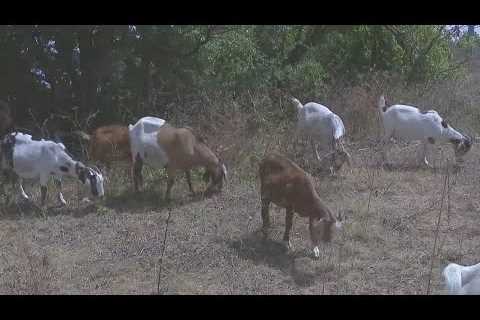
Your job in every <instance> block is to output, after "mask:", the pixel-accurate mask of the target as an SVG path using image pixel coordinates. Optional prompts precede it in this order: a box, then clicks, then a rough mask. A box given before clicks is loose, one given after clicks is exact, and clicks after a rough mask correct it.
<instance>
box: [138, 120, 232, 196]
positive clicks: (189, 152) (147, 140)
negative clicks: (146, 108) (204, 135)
mask: <svg viewBox="0 0 480 320" xmlns="http://www.w3.org/2000/svg"><path fill="white" fill-rule="evenodd" d="M137 124H138V126H137V125H135V126H137V127H132V128H131V130H130V137H131V141H132V152H133V154H132V155H134V157H135V158H134V181H135V189H136V190H138V185H139V184H141V183H142V180H143V178H142V176H141V171H142V167H143V164H144V163H146V164H148V165H149V166H152V167H156V168H161V167H166V169H167V176H168V179H167V190H166V192H165V199H167V200H168V199H170V191H171V188H172V186H173V184H174V182H175V176H176V175H177V171H178V170H183V171H185V177H186V179H187V183H188V187H189V189H190V192H191V193H194V190H193V187H192V183H191V176H190V170H191V169H192V168H195V167H204V168H205V174H204V180H205V181H206V182H208V181H209V180H211V183H210V185H209V186H208V187H207V189H206V191H205V195H206V196H209V195H211V194H212V193H214V192H220V191H221V189H222V186H223V179H225V180H226V179H227V169H226V167H225V165H224V164H223V163H222V162H221V161H220V160H219V159H218V158H217V156H216V155H215V154H214V153H213V152H212V151H211V150H210V148H209V147H208V146H207V145H206V144H205V142H204V141H203V140H202V139H199V138H197V137H195V135H194V134H193V133H192V131H191V129H189V128H174V127H172V126H170V125H162V126H161V127H160V128H159V129H158V131H156V132H146V130H144V129H143V127H144V124H143V122H140V123H137Z"/></svg>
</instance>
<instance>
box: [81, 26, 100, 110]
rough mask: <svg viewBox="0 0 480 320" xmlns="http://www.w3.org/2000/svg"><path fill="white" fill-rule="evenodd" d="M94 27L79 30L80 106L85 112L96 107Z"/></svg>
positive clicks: (84, 27)
mask: <svg viewBox="0 0 480 320" xmlns="http://www.w3.org/2000/svg"><path fill="white" fill-rule="evenodd" d="M92 30H93V28H92V27H90V26H82V27H80V28H79V31H78V43H79V48H80V70H81V72H82V75H81V79H80V108H81V112H82V113H85V114H89V113H91V112H92V111H93V110H95V107H96V101H95V100H96V99H95V98H96V88H97V77H96V74H95V69H94V47H93V34H92Z"/></svg>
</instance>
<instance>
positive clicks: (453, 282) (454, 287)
mask: <svg viewBox="0 0 480 320" xmlns="http://www.w3.org/2000/svg"><path fill="white" fill-rule="evenodd" d="M442 275H443V278H444V280H445V287H446V289H447V290H448V294H461V295H467V294H480V263H477V264H476V265H473V266H461V265H458V264H455V263H450V264H449V265H448V266H446V267H445V269H443V272H442Z"/></svg>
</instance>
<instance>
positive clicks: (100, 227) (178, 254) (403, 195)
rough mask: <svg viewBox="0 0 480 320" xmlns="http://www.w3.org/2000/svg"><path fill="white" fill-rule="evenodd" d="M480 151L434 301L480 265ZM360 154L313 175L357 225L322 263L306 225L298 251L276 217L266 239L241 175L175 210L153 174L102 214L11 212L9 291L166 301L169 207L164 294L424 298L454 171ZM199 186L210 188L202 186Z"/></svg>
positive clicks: (458, 200)
mask: <svg viewBox="0 0 480 320" xmlns="http://www.w3.org/2000/svg"><path fill="white" fill-rule="evenodd" d="M351 148H352V149H353V148H354V146H351ZM408 148H412V147H408ZM448 151H449V150H445V152H446V153H448ZM478 153H479V151H478V150H477V149H473V150H472V154H470V155H469V156H468V157H467V160H466V162H465V164H464V168H463V169H462V170H461V171H459V172H457V173H455V174H452V176H451V178H450V179H451V187H450V189H451V190H450V197H451V199H450V202H451V208H450V213H449V215H448V216H447V215H445V214H444V215H443V216H442V220H441V222H440V232H439V245H438V246H437V247H438V249H439V255H438V258H437V259H435V261H434V264H433V266H434V267H433V277H432V290H431V291H432V293H434V294H436V293H441V279H440V272H441V268H442V267H444V266H445V264H446V263H447V261H454V262H457V263H464V264H469V263H473V262H474V261H477V260H478V259H479V258H480V256H479V255H478V241H479V238H480V232H478V231H477V230H476V228H475V225H476V224H477V223H478V214H477V213H478V210H479V204H480V202H479V200H478V199H477V198H476V196H475V195H476V194H477V189H476V188H477V186H476V183H475V181H476V179H477V177H478V173H477V171H476V170H475V160H474V159H475V158H476V157H478ZM354 154H355V155H356V156H355V159H354V161H355V166H354V167H353V168H352V169H349V168H348V167H346V168H344V169H343V171H342V172H341V174H340V176H339V177H337V178H330V177H324V176H316V177H315V180H316V184H317V190H318V191H319V193H320V194H321V196H322V197H323V198H324V199H325V201H326V202H327V203H328V205H329V206H330V207H331V208H332V209H334V210H335V211H339V210H340V211H342V212H344V214H345V215H346V216H347V217H348V220H347V222H346V225H345V228H344V230H343V232H341V233H340V234H338V236H337V237H336V238H335V240H334V242H333V243H332V245H331V246H325V248H324V252H323V253H322V254H323V256H322V257H321V259H320V260H318V261H314V260H312V259H311V249H310V247H309V238H308V231H307V221H306V220H303V219H300V218H299V217H295V220H294V221H295V225H294V231H293V233H292V240H293V244H294V248H295V250H294V253H293V254H290V255H288V254H287V253H286V252H285V249H284V247H283V245H282V243H281V236H282V233H283V228H284V219H285V218H284V212H283V210H280V209H278V208H274V209H273V210H272V218H273V226H274V228H273V231H272V236H271V239H269V240H268V241H267V242H266V243H263V242H262V241H261V237H260V235H259V233H258V229H259V228H260V225H261V217H260V199H259V196H258V190H257V182H256V181H255V180H253V179H247V180H245V179H242V178H241V177H238V176H237V175H238V172H237V171H236V170H235V168H233V169H231V170H230V171H231V175H232V176H233V178H232V181H233V182H232V183H231V184H229V185H228V186H227V187H226V189H225V190H224V192H223V194H221V195H219V196H217V197H214V198H211V199H205V200H204V199H201V197H200V196H195V197H192V196H190V195H188V192H187V189H188V188H187V187H186V183H185V181H184V180H183V179H182V180H179V181H178V182H177V184H176V185H175V186H174V190H175V191H176V193H174V194H175V196H174V200H173V202H172V203H171V204H170V205H167V204H165V203H163V202H162V200H161V197H159V194H163V191H164V189H165V180H164V178H163V176H162V175H158V174H157V175H155V174H151V175H147V177H148V179H147V181H148V183H149V188H148V189H147V191H145V192H144V193H143V194H141V195H140V196H139V197H136V196H133V195H132V194H131V193H130V192H129V191H130V189H129V188H130V187H131V184H130V182H129V181H128V182H127V181H125V180H126V179H125V178H124V179H123V180H121V179H122V177H117V179H118V180H117V181H115V182H112V183H115V185H116V189H115V191H114V192H113V191H112V192H111V193H110V194H109V196H108V197H107V199H106V200H104V201H103V202H100V203H98V204H96V205H90V206H83V207H82V206H81V205H80V204H77V203H76V202H75V201H72V200H74V199H72V197H73V196H69V197H68V199H67V200H70V201H69V206H68V208H65V209H55V208H51V209H50V210H49V212H48V214H47V216H46V217H45V218H44V217H42V216H41V215H38V214H35V213H34V212H24V214H23V217H22V216H21V215H19V214H18V212H17V214H14V213H13V212H12V213H10V214H4V215H3V216H2V217H1V219H2V220H1V221H0V234H2V244H3V248H2V259H1V260H0V269H1V270H2V272H1V274H2V277H1V280H0V281H1V282H2V285H1V287H2V288H3V289H2V292H3V293H14V294H17V293H18V294H49V293H61V294H75V293H80V294H105V293H114V294H152V293H156V291H157V290H156V289H157V288H156V284H157V274H158V259H159V257H160V256H161V254H162V250H163V245H162V244H163V236H164V230H165V223H166V220H167V217H168V209H169V208H170V209H171V218H170V223H169V231H168V234H167V238H166V241H165V243H166V246H165V251H164V258H163V271H162V282H161V290H160V291H161V292H162V293H165V294H424V293H425V292H426V286H427V282H428V274H429V269H430V261H431V260H430V258H431V254H432V248H433V241H434V231H435V226H436V219H437V217H438V210H439V205H440V197H441V188H442V183H443V179H444V176H443V174H442V170H443V169H442V168H443V167H442V166H444V165H445V163H444V162H443V163H442V162H441V161H440V159H437V162H436V163H437V164H438V165H439V170H437V171H431V170H422V169H415V168H410V167H408V166H404V167H401V166H399V168H397V169H394V170H393V171H384V170H383V169H377V168H376V167H374V166H370V164H369V163H367V162H368V161H370V160H369V159H372V158H374V157H375V154H373V152H372V151H370V150H365V151H361V152H360V151H359V152H355V153H354ZM401 154H405V149H403V150H402V149H400V148H399V149H398V150H395V149H393V154H392V159H394V160H393V161H394V162H396V161H397V159H401V157H400V155H401ZM435 156H437V157H440V155H439V153H436V154H435ZM397 163H398V162H397ZM239 172H240V170H239ZM159 177H160V178H159ZM158 179H160V181H158ZM119 180H121V181H119ZM195 184H196V187H197V189H199V188H200V187H203V185H202V186H200V184H201V182H200V181H199V179H197V181H195ZM68 187H70V188H71V190H72V192H71V193H70V192H68ZM68 187H66V188H67V192H65V194H68V195H70V194H74V192H73V191H74V189H75V188H76V187H75V184H74V183H72V184H71V185H68ZM73 198H75V197H73ZM369 199H370V200H369ZM12 210H13V209H12Z"/></svg>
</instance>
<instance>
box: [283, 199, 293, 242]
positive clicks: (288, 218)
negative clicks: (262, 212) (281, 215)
mask: <svg viewBox="0 0 480 320" xmlns="http://www.w3.org/2000/svg"><path fill="white" fill-rule="evenodd" d="M292 225H293V208H292V207H287V208H286V211H285V233H284V234H283V241H284V242H285V244H286V247H287V250H292V249H293V247H292V243H291V242H290V232H291V230H292Z"/></svg>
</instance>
